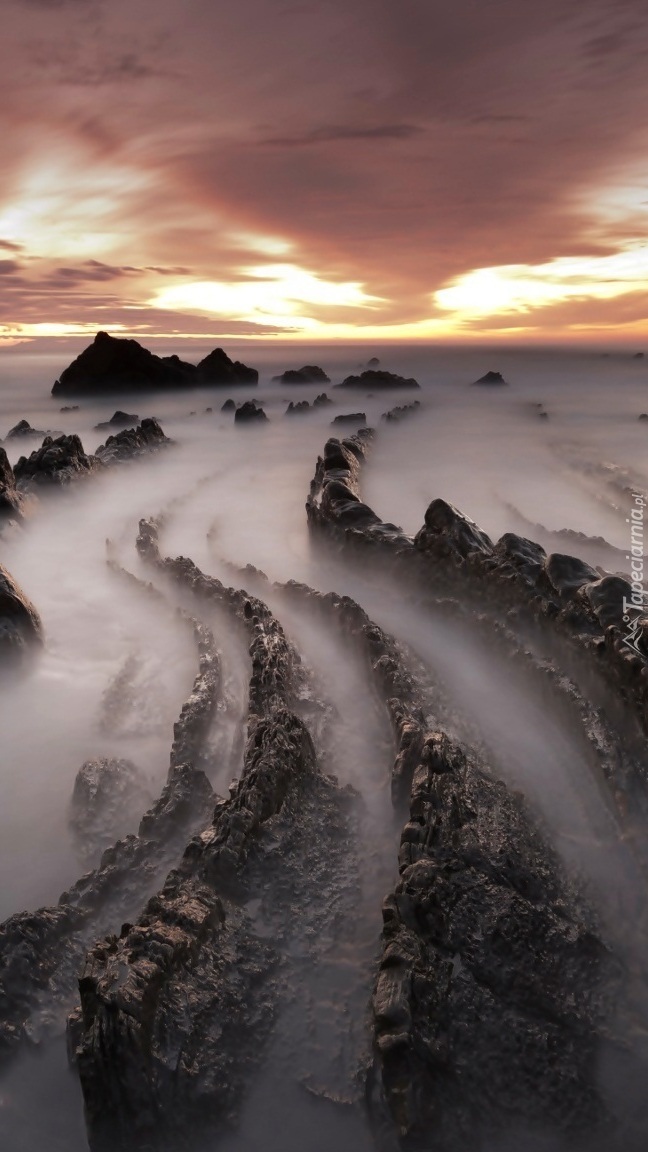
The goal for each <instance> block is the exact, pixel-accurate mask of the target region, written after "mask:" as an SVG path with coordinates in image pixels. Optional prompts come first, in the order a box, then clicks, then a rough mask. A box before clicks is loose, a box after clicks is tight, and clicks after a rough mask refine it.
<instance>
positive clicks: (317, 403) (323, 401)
mask: <svg viewBox="0 0 648 1152" xmlns="http://www.w3.org/2000/svg"><path fill="white" fill-rule="evenodd" d="M332 403H333V401H332V400H331V398H330V396H327V395H326V392H320V394H319V396H316V397H315V399H314V400H313V408H326V406H327V405H328V404H332Z"/></svg>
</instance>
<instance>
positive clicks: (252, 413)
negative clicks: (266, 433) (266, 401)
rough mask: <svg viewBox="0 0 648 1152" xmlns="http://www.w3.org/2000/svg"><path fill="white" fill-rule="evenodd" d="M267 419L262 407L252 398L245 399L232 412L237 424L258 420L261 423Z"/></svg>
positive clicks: (256, 421) (251, 422)
mask: <svg viewBox="0 0 648 1152" xmlns="http://www.w3.org/2000/svg"><path fill="white" fill-rule="evenodd" d="M267 419H268V417H267V416H266V414H265V412H264V411H263V408H259V406H258V405H257V404H255V402H254V400H246V401H245V403H244V404H241V405H240V407H239V408H237V409H236V412H235V413H234V420H235V422H236V423H237V424H253V423H258V422H259V421H260V422H261V423H263V422H264V421H265V420H267Z"/></svg>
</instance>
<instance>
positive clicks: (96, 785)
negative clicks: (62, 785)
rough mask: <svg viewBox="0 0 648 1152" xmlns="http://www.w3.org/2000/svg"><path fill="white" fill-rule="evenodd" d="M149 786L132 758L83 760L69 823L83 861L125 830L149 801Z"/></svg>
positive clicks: (132, 827)
mask: <svg viewBox="0 0 648 1152" xmlns="http://www.w3.org/2000/svg"><path fill="white" fill-rule="evenodd" d="M151 800H152V797H151V788H150V784H149V782H148V780H147V779H146V777H145V776H144V774H143V772H142V771H141V769H139V768H137V767H136V765H135V764H133V762H132V760H110V759H106V758H101V759H99V760H86V762H85V764H83V765H82V767H81V768H80V769H79V771H78V772H77V775H76V778H75V781H74V789H73V792H72V800H71V802H70V810H69V816H68V824H69V827H70V831H71V833H72V838H73V841H74V847H75V850H76V853H77V855H78V856H79V857H80V859H81V860H83V861H84V862H85V863H86V864H90V863H92V862H95V861H98V860H99V858H100V857H101V856H102V854H103V852H104V850H105V849H106V848H108V847H109V846H110V845H111V844H114V843H115V841H116V840H118V839H120V837H121V836H124V835H125V834H126V833H127V832H134V831H136V830H137V824H138V813H140V812H143V811H146V809H147V808H148V807H149V805H150V804H151Z"/></svg>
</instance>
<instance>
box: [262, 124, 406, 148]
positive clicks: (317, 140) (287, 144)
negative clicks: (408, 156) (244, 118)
mask: <svg viewBox="0 0 648 1152" xmlns="http://www.w3.org/2000/svg"><path fill="white" fill-rule="evenodd" d="M423 130H424V129H423V128H420V127H419V126H418V125H416V124H378V125H375V126H373V127H366V128H361V127H354V126H353V125H347V126H346V127H345V126H344V125H342V124H338V125H331V126H330V127H322V128H314V129H312V131H310V132H304V133H303V134H302V135H301V136H270V137H268V138H267V139H265V140H262V141H261V143H262V144H274V145H278V146H280V147H283V148H301V147H305V146H308V145H312V144H330V143H331V142H332V141H338V140H348V141H354V140H409V139H410V138H411V137H412V136H416V135H418V133H419V132H422V131H423Z"/></svg>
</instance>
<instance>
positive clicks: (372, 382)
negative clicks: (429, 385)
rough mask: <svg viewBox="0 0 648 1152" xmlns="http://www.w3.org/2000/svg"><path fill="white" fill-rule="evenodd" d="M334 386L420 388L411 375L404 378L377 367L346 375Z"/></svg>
mask: <svg viewBox="0 0 648 1152" xmlns="http://www.w3.org/2000/svg"><path fill="white" fill-rule="evenodd" d="M335 387H336V388H379V389H386V388H420V387H421V385H420V384H419V382H418V380H415V379H414V378H413V377H412V376H410V377H408V378H406V377H404V376H398V375H397V373H395V372H385V371H384V370H381V369H377V368H370V369H367V370H366V371H365V372H361V374H360V375H359V376H347V377H346V379H345V380H343V381H342V383H341V384H336V385H335Z"/></svg>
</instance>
